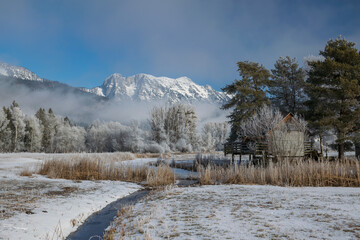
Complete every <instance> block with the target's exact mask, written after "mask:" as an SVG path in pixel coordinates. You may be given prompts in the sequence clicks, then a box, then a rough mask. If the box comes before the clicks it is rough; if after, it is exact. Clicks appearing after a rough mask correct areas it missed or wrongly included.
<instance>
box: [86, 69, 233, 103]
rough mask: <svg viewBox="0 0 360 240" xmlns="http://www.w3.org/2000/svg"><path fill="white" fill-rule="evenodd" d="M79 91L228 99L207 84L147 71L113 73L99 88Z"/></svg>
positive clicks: (141, 96) (120, 97)
mask: <svg viewBox="0 0 360 240" xmlns="http://www.w3.org/2000/svg"><path fill="white" fill-rule="evenodd" d="M82 90H83V91H86V92H91V93H94V94H96V95H99V96H103V97H107V98H109V99H114V100H133V101H159V100H162V101H168V102H171V103H174V102H189V103H193V102H210V103H223V102H224V101H227V100H228V99H229V97H228V96H227V95H226V94H225V93H223V92H218V91H216V90H214V89H213V88H212V87H211V86H209V85H205V86H200V85H198V84H196V83H194V82H193V81H192V80H191V79H190V78H187V77H180V78H176V79H173V78H168V77H155V76H152V75H149V74H136V75H134V76H130V77H123V76H122V75H121V74H119V73H114V74H112V75H111V76H109V77H108V78H106V79H105V81H104V83H103V84H102V85H101V86H100V87H95V88H93V89H86V88H82Z"/></svg>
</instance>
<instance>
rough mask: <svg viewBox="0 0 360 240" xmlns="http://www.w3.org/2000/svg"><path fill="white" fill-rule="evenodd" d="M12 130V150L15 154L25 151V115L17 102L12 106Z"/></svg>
mask: <svg viewBox="0 0 360 240" xmlns="http://www.w3.org/2000/svg"><path fill="white" fill-rule="evenodd" d="M10 129H11V135H12V136H11V146H12V149H11V150H12V151H13V152H18V151H22V150H24V137H25V115H24V114H23V112H22V111H21V109H20V107H19V105H18V104H17V103H16V102H15V101H13V103H12V104H11V106H10Z"/></svg>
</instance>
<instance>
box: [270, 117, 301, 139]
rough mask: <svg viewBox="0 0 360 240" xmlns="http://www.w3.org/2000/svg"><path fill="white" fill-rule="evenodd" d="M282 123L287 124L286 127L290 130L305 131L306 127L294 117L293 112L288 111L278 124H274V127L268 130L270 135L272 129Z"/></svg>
mask: <svg viewBox="0 0 360 240" xmlns="http://www.w3.org/2000/svg"><path fill="white" fill-rule="evenodd" d="M283 123H286V124H288V125H287V127H288V128H290V130H292V131H296V130H297V131H305V130H306V127H305V126H303V125H302V124H301V123H300V122H299V121H298V120H296V118H295V117H294V114H292V113H288V114H287V115H286V116H285V117H284V118H283V119H282V120H281V121H280V122H279V123H278V124H276V125H275V127H274V128H273V129H272V130H271V131H270V132H269V134H270V135H271V134H272V132H273V130H276V129H278V128H280V127H281V125H282V124H283Z"/></svg>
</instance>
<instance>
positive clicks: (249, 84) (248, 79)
mask: <svg viewBox="0 0 360 240" xmlns="http://www.w3.org/2000/svg"><path fill="white" fill-rule="evenodd" d="M237 65H238V71H239V74H240V77H241V79H240V80H235V82H234V83H232V84H230V85H227V86H226V87H224V88H223V89H222V90H223V91H224V92H226V93H227V94H229V95H231V96H232V98H231V99H230V100H229V102H227V103H226V104H224V105H223V106H222V108H223V109H232V112H231V114H230V115H229V118H230V124H231V133H230V137H229V140H230V141H232V142H233V141H236V140H237V139H238V138H239V130H240V124H241V122H242V121H244V120H246V119H248V118H249V117H250V116H252V114H254V112H255V111H256V109H258V108H259V107H261V106H262V105H264V104H269V99H268V98H267V96H266V87H267V86H268V84H269V78H270V72H269V71H268V70H267V69H266V68H265V67H264V66H263V65H260V64H259V63H255V62H248V61H244V62H238V63H237Z"/></svg>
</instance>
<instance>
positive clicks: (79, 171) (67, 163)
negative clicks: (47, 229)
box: [38, 156, 175, 187]
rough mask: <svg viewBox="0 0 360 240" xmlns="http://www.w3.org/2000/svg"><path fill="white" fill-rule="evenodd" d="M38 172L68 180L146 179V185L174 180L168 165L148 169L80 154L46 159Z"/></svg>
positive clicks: (139, 180) (141, 180)
mask: <svg viewBox="0 0 360 240" xmlns="http://www.w3.org/2000/svg"><path fill="white" fill-rule="evenodd" d="M38 174H41V175H46V176H48V177H49V178H63V179H70V180H112V181H128V182H144V181H146V185H148V186H151V187H154V186H163V185H167V184H171V183H174V181H175V176H174V173H173V172H172V171H171V169H170V167H169V166H159V167H158V168H156V169H150V168H149V167H148V166H144V165H143V166H132V165H131V164H122V163H116V162H111V161H110V162H109V161H106V160H100V159H98V160H91V159H89V158H87V157H81V156H77V157H76V158H75V159H74V158H71V159H66V160H65V159H58V160H47V161H45V162H44V163H43V164H42V165H41V166H40V169H39V171H38Z"/></svg>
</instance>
